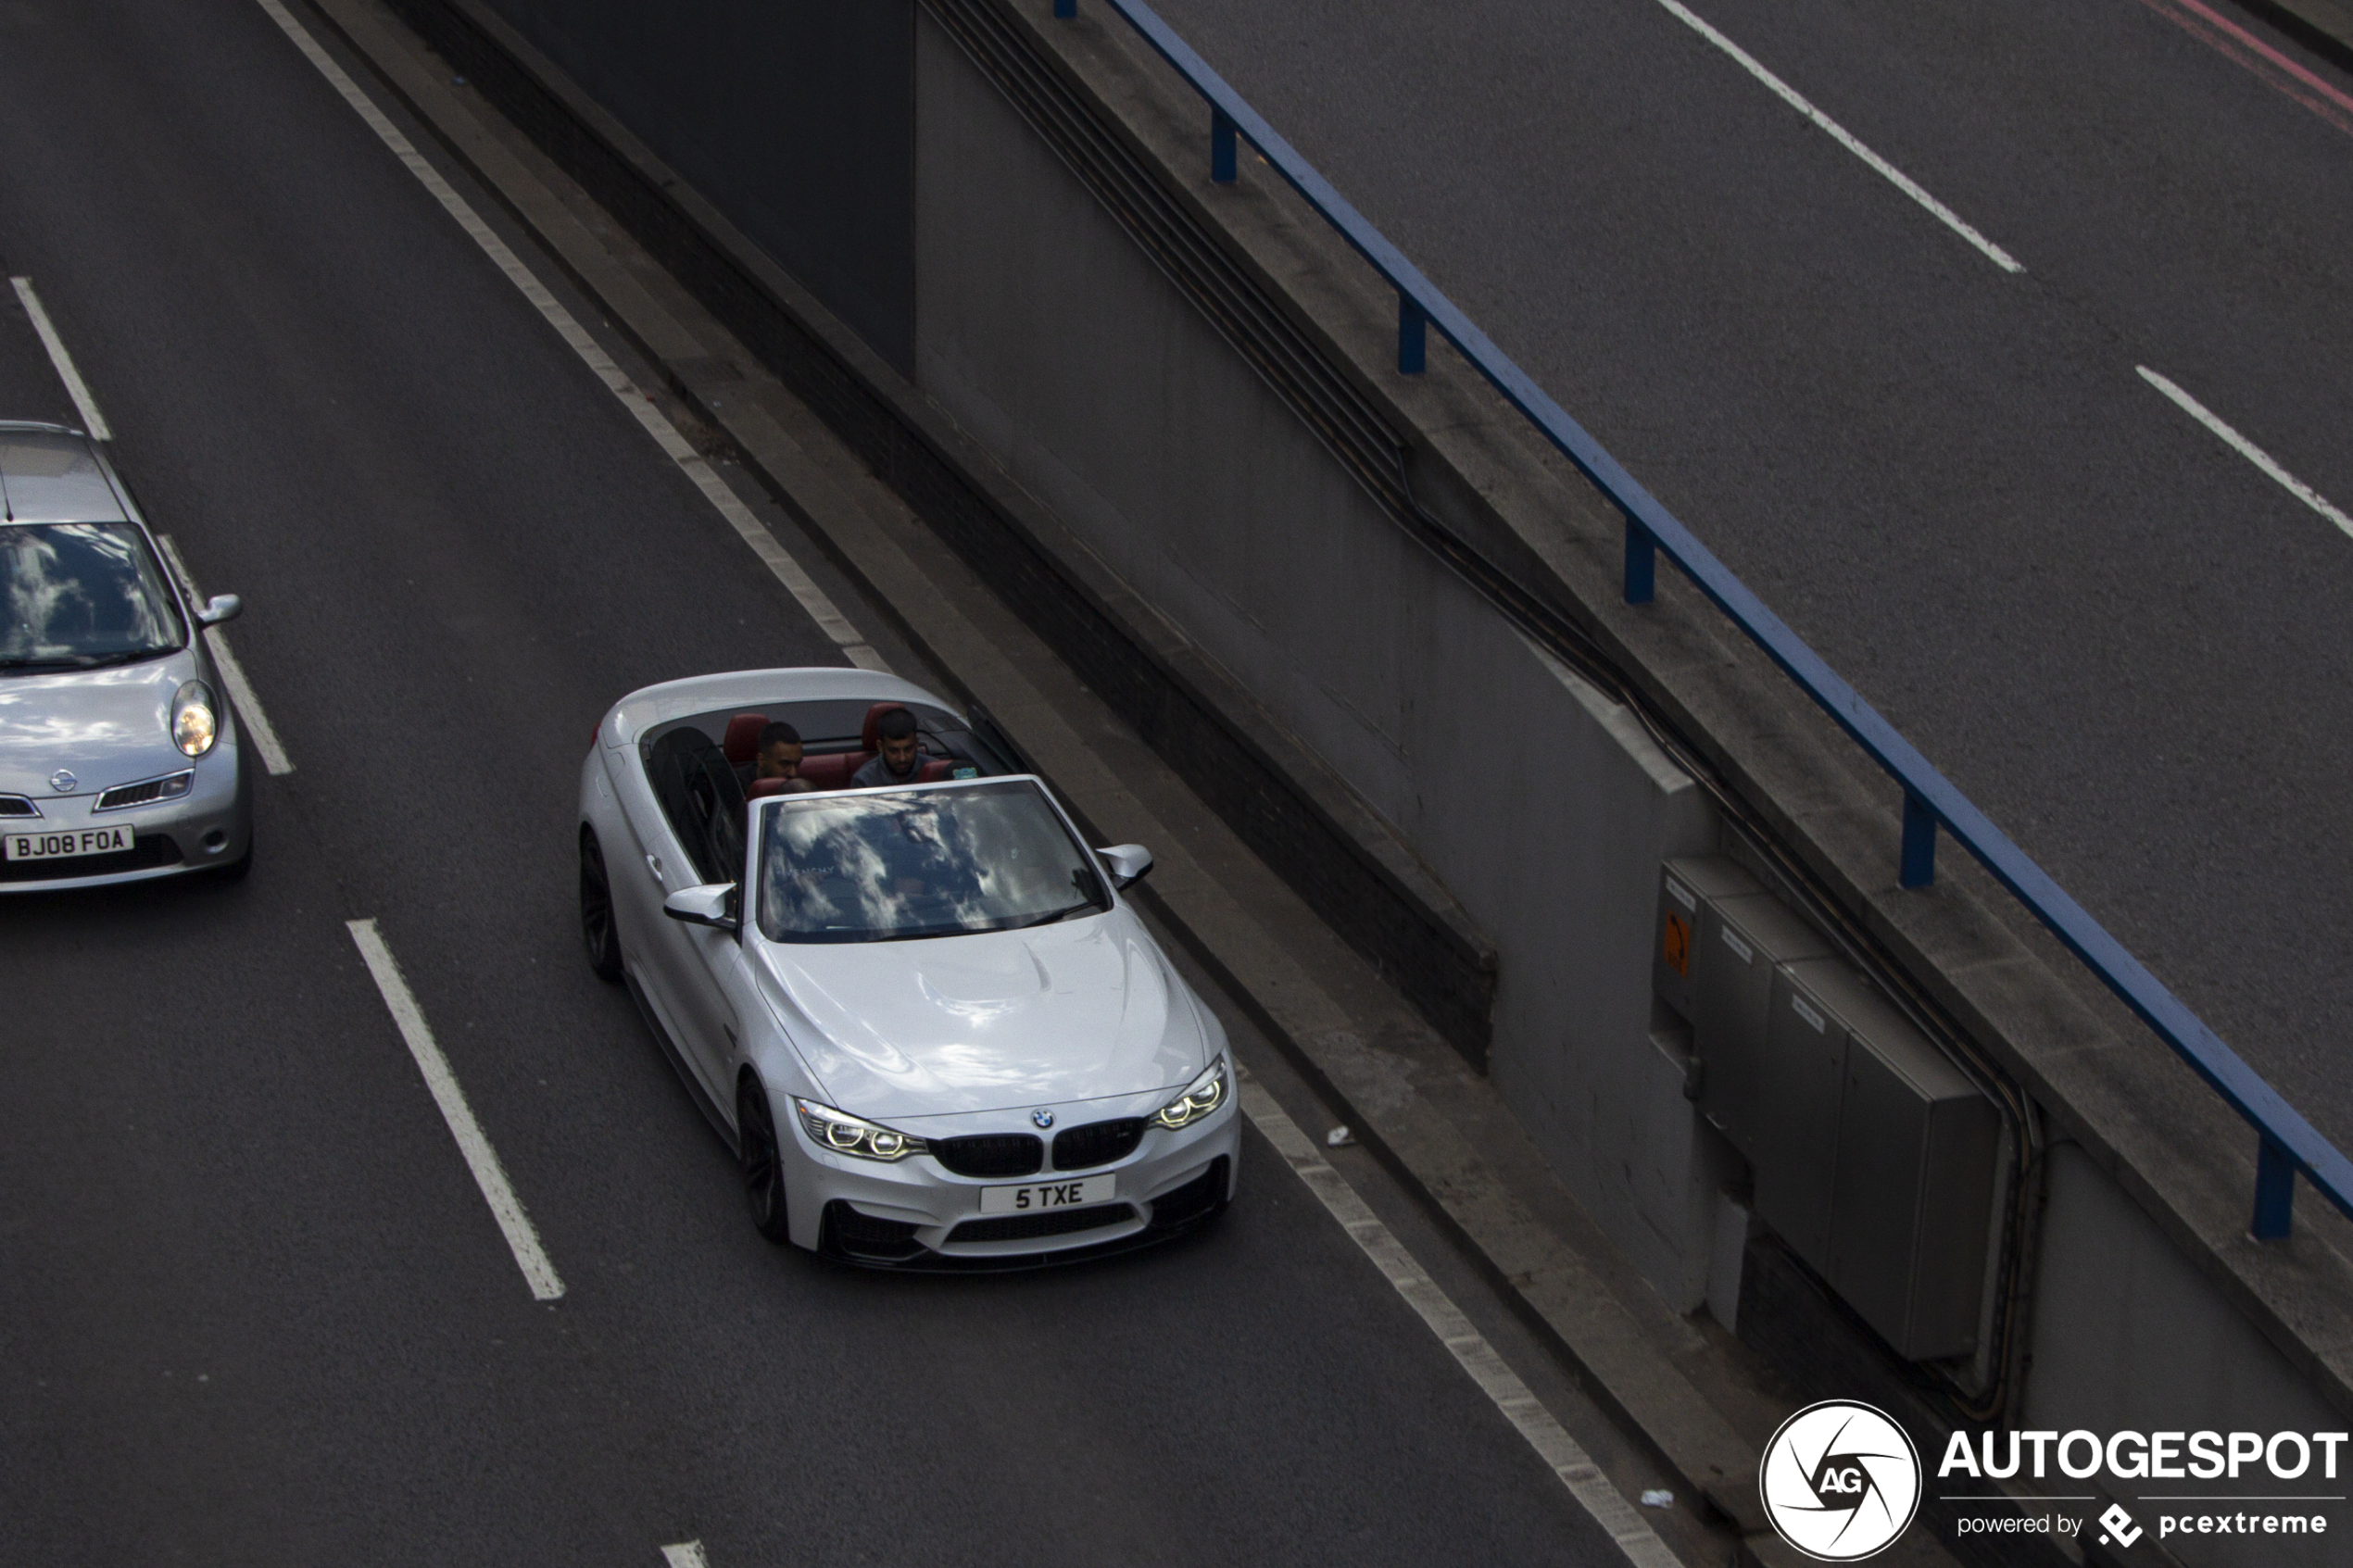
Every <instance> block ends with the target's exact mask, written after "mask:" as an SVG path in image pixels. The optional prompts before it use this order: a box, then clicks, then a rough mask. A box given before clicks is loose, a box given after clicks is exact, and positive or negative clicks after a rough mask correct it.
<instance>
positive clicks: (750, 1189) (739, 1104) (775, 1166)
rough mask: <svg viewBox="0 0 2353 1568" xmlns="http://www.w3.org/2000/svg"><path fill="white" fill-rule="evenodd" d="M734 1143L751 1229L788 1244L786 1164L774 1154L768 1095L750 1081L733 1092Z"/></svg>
mask: <svg viewBox="0 0 2353 1568" xmlns="http://www.w3.org/2000/svg"><path fill="white" fill-rule="evenodd" d="M736 1147H737V1148H739V1149H741V1150H742V1155H741V1159H742V1162H743V1173H744V1197H745V1198H747V1199H748V1200H749V1202H750V1204H751V1227H752V1229H754V1230H756V1231H758V1232H759V1233H760V1234H761V1236H766V1237H767V1238H768V1239H769V1240H771V1241H773V1242H776V1243H778V1244H779V1245H782V1244H783V1243H785V1242H786V1241H789V1240H790V1239H792V1238H791V1235H790V1221H789V1218H788V1217H787V1215H786V1211H785V1162H784V1160H783V1159H782V1158H780V1157H779V1156H778V1154H777V1153H776V1121H775V1118H774V1117H773V1116H771V1115H770V1114H769V1113H768V1096H767V1093H766V1092H765V1091H764V1090H762V1089H761V1086H760V1085H759V1083H758V1082H757V1081H756V1080H754V1079H750V1078H747V1079H745V1080H744V1084H743V1086H742V1087H741V1088H739V1089H737V1090H736Z"/></svg>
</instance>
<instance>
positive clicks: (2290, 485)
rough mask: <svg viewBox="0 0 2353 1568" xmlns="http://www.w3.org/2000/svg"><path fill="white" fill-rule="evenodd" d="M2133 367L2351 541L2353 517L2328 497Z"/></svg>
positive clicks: (2192, 400) (2144, 368)
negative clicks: (2337, 507) (2333, 504)
mask: <svg viewBox="0 0 2353 1568" xmlns="http://www.w3.org/2000/svg"><path fill="white" fill-rule="evenodd" d="M2136 368H2137V369H2138V370H2140V372H2141V379H2142V380H2143V381H2145V382H2146V383H2149V385H2151V386H2153V387H2155V388H2157V390H2158V391H2159V392H2161V393H2163V394H2165V395H2166V396H2168V397H2170V398H2171V399H2172V400H2173V404H2174V406H2175V407H2176V408H2180V409H2181V410H2182V412H2183V413H2185V414H2187V415H2188V416H2189V417H2190V418H2192V419H2194V420H2196V421H2197V422H2198V423H2200V424H2202V425H2204V426H2205V427H2206V428H2207V429H2208V430H2210V431H2212V432H2213V433H2215V434H2217V435H2219V436H2221V438H2222V440H2223V441H2224V442H2225V443H2226V444H2227V445H2229V446H2230V448H2231V450H2233V452H2236V453H2237V454H2238V455H2239V456H2240V457H2242V458H2246V460H2247V461H2248V462H2250V463H2253V464H2254V465H2255V466H2256V467H2257V468H2259V469H2261V470H2263V471H2264V472H2265V473H2267V474H2269V475H2271V478H2273V479H2274V480H2276V481H2278V482H2279V483H2280V485H2281V486H2282V488H2284V489H2285V490H2286V491H2287V493H2288V494H2289V495H2293V496H2295V497H2296V499H2297V500H2299V501H2301V502H2303V503H2304V504H2305V505H2306V506H2308V507H2309V508H2312V509H2313V510H2314V511H2316V512H2318V513H2320V514H2321V515H2322V517H2324V518H2326V519H2328V520H2329V521H2331V522H2333V523H2334V524H2336V525H2337V527H2339V528H2341V529H2343V530H2344V531H2345V533H2346V536H2347V537H2348V538H2353V517H2347V516H2346V515H2345V514H2344V513H2343V512H2341V511H2338V510H2337V509H2336V508H2334V507H2333V506H2330V505H2329V503H2328V497H2327V496H2325V495H2322V494H2321V493H2320V492H2319V491H2317V490H2315V489H2313V488H2312V487H2311V486H2310V485H2309V484H2307V483H2304V482H2303V481H2302V480H2300V479H2298V478H2296V476H2295V475H2294V474H2292V473H2290V472H2288V471H2287V470H2285V469H2284V468H2282V467H2280V465H2279V464H2277V463H2275V462H2273V461H2272V460H2271V454H2270V453H2268V452H2266V451H2264V450H2263V448H2261V447H2260V446H2258V445H2255V443H2254V442H2252V441H2249V440H2248V439H2247V438H2246V436H2244V435H2241V434H2240V433H2238V432H2237V431H2234V430H2233V429H2232V428H2231V427H2230V426H2229V425H2226V424H2224V423H2223V422H2222V421H2221V420H2218V419H2216V418H2215V417H2214V416H2213V414H2211V413H2209V412H2208V410H2207V408H2206V405H2205V404H2203V403H2200V402H2199V401H2198V400H2197V399H2196V398H2195V397H2192V396H2191V395H2189V394H2188V393H2186V392H2183V390H2182V389H2181V388H2180V387H2178V386H2175V385H2174V384H2173V383H2171V382H2170V381H2168V380H2166V379H2165V378H2164V377H2163V376H2160V375H2158V373H2157V372H2156V371H2155V370H2150V369H2149V368H2148V367H2147V366H2146V365H2142V366H2138V367H2136Z"/></svg>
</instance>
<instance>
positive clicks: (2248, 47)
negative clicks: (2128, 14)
mask: <svg viewBox="0 0 2353 1568" xmlns="http://www.w3.org/2000/svg"><path fill="white" fill-rule="evenodd" d="M2141 4H2142V5H2144V6H2147V7H2148V8H2149V9H2150V10H2152V11H2155V12H2156V13H2157V14H2158V16H2160V17H2163V18H2164V19H2166V20H2167V21H2170V22H2171V23H2173V24H2174V25H2175V26H2176V27H2179V28H2180V29H2181V30H2182V31H2184V32H2186V33H2188V34H2189V35H2190V36H2191V37H2193V38H2195V39H2196V40H2197V41H2198V42H2200V43H2201V44H2206V45H2208V47H2209V48H2211V49H2213V50H2214V51H2215V52H2216V53H2218V54H2221V55H2224V56H2228V57H2230V58H2231V59H2233V60H2235V61H2237V62H2238V63H2239V64H2240V65H2242V66H2245V67H2246V69H2249V70H2251V71H2253V72H2254V73H2255V74H2256V75H2258V76H2259V77H2261V78H2262V79H2263V80H2264V81H2265V82H2268V83H2270V84H2271V86H2273V87H2275V88H2277V89H2278V90H2279V91H2281V92H2282V93H2284V94H2287V95H2288V96H2289V97H2291V98H2294V99H2295V100H2296V102H2297V103H2299V104H2302V105H2303V106H2304V107H2306V108H2308V109H2310V110H2311V111H2312V112H2313V113H2314V114H2317V115H2319V116H2320V117H2321V118H2322V119H2325V120H2327V121H2328V122H2329V123H2330V124H2331V125H2334V126H2335V127H2336V128H2337V129H2338V130H2339V131H2342V132H2346V133H2347V135H2353V93H2347V92H2346V91H2345V90H2344V89H2343V88H2341V87H2338V86H2335V85H2334V84H2333V83H2331V82H2325V81H2323V80H2322V79H2321V78H2320V77H2318V76H2315V75H2313V74H2312V72H2310V71H2309V70H2307V69H2305V68H2304V67H2302V66H2300V65H2297V64H2296V62H2295V61H2294V60H2292V59H2289V58H2288V57H2287V56H2285V55H2283V54H2281V53H2280V52H2279V51H2278V50H2277V49H2274V48H2272V47H2271V45H2270V44H2266V43H2264V42H2263V40H2261V39H2260V38H2258V37H2256V36H2255V34H2253V33H2251V32H2249V31H2246V29H2245V28H2243V27H2241V26H2239V25H2238V24H2237V23H2236V22H2234V21H2232V20H2231V19H2228V18H2226V17H2223V16H2221V15H2219V14H2217V13H2216V12H2215V11H2214V10H2212V9H2211V8H2210V7H2208V6H2206V5H2205V4H2204V0H2141Z"/></svg>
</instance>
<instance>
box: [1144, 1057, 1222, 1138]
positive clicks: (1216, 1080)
mask: <svg viewBox="0 0 2353 1568" xmlns="http://www.w3.org/2000/svg"><path fill="white" fill-rule="evenodd" d="M1225 1103H1226V1059H1225V1058H1224V1057H1222V1056H1221V1057H1219V1058H1218V1059H1217V1060H1215V1061H1213V1062H1211V1063H1210V1064H1209V1071H1208V1072H1206V1073H1202V1075H1201V1076H1200V1077H1198V1078H1196V1079H1194V1080H1193V1084H1192V1087H1190V1088H1189V1089H1187V1090H1186V1091H1185V1092H1184V1093H1183V1094H1181V1095H1178V1096H1177V1097H1176V1098H1175V1099H1172V1100H1170V1101H1169V1102H1168V1103H1167V1104H1166V1105H1164V1106H1162V1107H1161V1108H1160V1109H1159V1110H1155V1111H1153V1112H1152V1123H1153V1124H1154V1125H1156V1126H1161V1127H1189V1126H1190V1125H1192V1124H1193V1123H1196V1122H1198V1121H1200V1120H1201V1119H1202V1117H1204V1116H1206V1115H1208V1114H1209V1113H1210V1112H1211V1111H1213V1110H1216V1109H1217V1108H1218V1107H1219V1106H1221V1105H1223V1104H1225Z"/></svg>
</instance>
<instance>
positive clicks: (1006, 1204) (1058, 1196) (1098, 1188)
mask: <svg viewBox="0 0 2353 1568" xmlns="http://www.w3.org/2000/svg"><path fill="white" fill-rule="evenodd" d="M1118 1190H1119V1178H1118V1176H1116V1175H1109V1176H1088V1177H1084V1178H1082V1179H1081V1180H1078V1181H1075V1182H1031V1183H1029V1184H1028V1185H1026V1186H1017V1187H983V1188H981V1189H980V1211H981V1212H982V1213H984V1214H1035V1213H1038V1212H1039V1211H1041V1210H1048V1209H1076V1208H1077V1207H1078V1206H1079V1205H1081V1204H1084V1203H1108V1202H1110V1201H1111V1198H1112V1195H1113V1194H1114V1193H1115V1192H1117V1191H1118Z"/></svg>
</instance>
